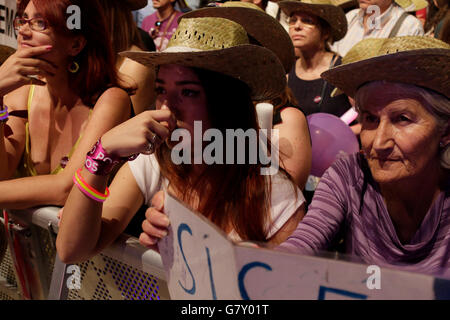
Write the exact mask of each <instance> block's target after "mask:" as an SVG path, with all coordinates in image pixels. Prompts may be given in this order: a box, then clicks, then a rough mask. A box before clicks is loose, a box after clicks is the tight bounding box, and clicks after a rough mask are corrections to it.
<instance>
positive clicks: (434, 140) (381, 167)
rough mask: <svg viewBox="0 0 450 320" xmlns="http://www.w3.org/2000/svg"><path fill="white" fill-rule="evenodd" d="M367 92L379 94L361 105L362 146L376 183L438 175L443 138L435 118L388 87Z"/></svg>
mask: <svg viewBox="0 0 450 320" xmlns="http://www.w3.org/2000/svg"><path fill="white" fill-rule="evenodd" d="M367 90H371V91H374V90H376V92H369V93H367V94H366V95H365V97H366V98H367V97H370V99H369V98H367V99H366V101H361V106H360V108H361V109H362V115H361V125H362V129H361V143H362V148H363V151H364V153H365V155H366V158H367V160H368V163H369V166H370V170H371V172H372V175H373V177H374V179H375V180H376V181H377V182H378V183H380V184H389V183H392V182H399V181H407V180H408V179H420V178H421V177H423V176H426V175H427V174H429V173H431V172H436V170H438V168H439V159H438V147H439V142H440V139H441V135H442V134H440V133H439V130H438V126H437V122H436V120H435V118H434V117H433V115H432V114H430V113H429V112H428V111H427V109H426V108H425V107H423V106H422V104H421V103H420V102H419V101H418V100H417V99H416V98H414V97H413V96H412V95H408V94H403V95H399V94H398V92H396V89H395V88H392V87H391V86H390V85H389V84H384V85H382V86H381V87H380V86H377V87H372V88H370V89H367ZM380 93H382V94H380Z"/></svg>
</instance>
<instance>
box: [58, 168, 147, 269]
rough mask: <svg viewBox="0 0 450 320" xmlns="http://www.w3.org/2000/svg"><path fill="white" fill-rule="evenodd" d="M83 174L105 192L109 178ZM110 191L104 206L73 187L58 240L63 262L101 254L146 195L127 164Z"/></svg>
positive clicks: (59, 252) (121, 229)
mask: <svg viewBox="0 0 450 320" xmlns="http://www.w3.org/2000/svg"><path fill="white" fill-rule="evenodd" d="M81 175H82V177H83V179H84V180H85V181H86V182H87V183H88V184H90V185H91V186H92V187H93V188H95V189H96V190H98V191H99V192H103V191H104V190H105V187H106V182H107V180H108V178H107V177H106V176H94V175H93V174H91V173H89V172H88V171H87V170H84V171H82V173H81ZM109 188H110V192H111V193H110V197H108V198H107V200H106V201H105V202H104V203H103V205H102V204H101V203H100V202H96V201H94V200H92V199H90V198H88V197H87V196H86V195H84V194H83V193H82V192H81V191H80V190H79V189H78V187H77V186H74V187H73V189H72V191H71V193H70V195H69V198H68V199H67V202H66V205H65V207H64V211H63V214H62V218H61V226H60V228H59V232H58V237H57V239H56V247H57V250H58V255H59V257H60V258H61V260H62V261H64V262H70V263H73V262H80V261H85V260H87V259H89V258H90V257H92V256H94V255H96V254H98V253H99V252H101V251H102V250H103V249H104V248H106V247H107V246H109V245H110V244H111V243H112V242H113V241H114V240H115V239H116V238H117V237H118V236H119V235H120V234H121V233H122V232H123V230H125V228H126V226H127V225H128V223H129V222H130V220H131V218H132V217H133V215H134V214H135V212H136V211H137V210H138V209H139V207H140V206H141V204H142V202H143V195H142V193H141V192H140V190H139V187H138V186H137V184H136V182H135V180H134V178H133V176H132V173H131V171H130V169H129V167H128V165H127V164H125V165H123V166H122V168H121V169H120V170H119V171H118V173H117V174H116V176H115V177H114V180H113V182H112V183H111V185H110V187H109Z"/></svg>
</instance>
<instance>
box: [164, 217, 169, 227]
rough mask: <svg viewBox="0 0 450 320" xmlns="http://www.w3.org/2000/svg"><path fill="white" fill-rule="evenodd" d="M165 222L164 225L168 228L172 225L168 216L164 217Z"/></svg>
mask: <svg viewBox="0 0 450 320" xmlns="http://www.w3.org/2000/svg"><path fill="white" fill-rule="evenodd" d="M163 221H164V224H165V226H166V227H168V226H169V225H170V220H169V218H167V217H166V216H164V218H163Z"/></svg>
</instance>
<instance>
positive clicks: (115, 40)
mask: <svg viewBox="0 0 450 320" xmlns="http://www.w3.org/2000/svg"><path fill="white" fill-rule="evenodd" d="M98 2H99V3H100V5H101V7H102V8H103V10H104V13H105V17H106V21H107V23H108V27H109V31H110V33H111V36H112V38H111V41H112V46H113V50H114V52H116V53H118V52H122V51H126V50H129V49H130V47H131V46H132V45H135V46H137V47H139V48H140V49H142V50H144V44H143V43H142V39H141V36H140V34H139V32H138V28H137V26H136V22H135V21H134V20H133V15H132V14H131V11H130V9H129V7H128V6H127V4H126V1H123V0H114V1H112V0H98Z"/></svg>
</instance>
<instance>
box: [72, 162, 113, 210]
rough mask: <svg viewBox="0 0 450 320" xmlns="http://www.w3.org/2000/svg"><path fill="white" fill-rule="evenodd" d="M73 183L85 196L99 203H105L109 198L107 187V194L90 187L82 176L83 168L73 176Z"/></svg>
mask: <svg viewBox="0 0 450 320" xmlns="http://www.w3.org/2000/svg"><path fill="white" fill-rule="evenodd" d="M73 182H74V183H75V185H76V186H77V187H78V189H79V190H80V191H81V192H83V193H84V195H85V196H87V197H88V198H91V199H92V200H94V201H97V202H104V201H105V200H106V198H108V196H109V189H108V187H106V190H105V193H101V192H100V191H97V190H96V189H94V188H93V187H92V186H90V185H89V184H88V183H87V182H86V181H85V180H84V179H83V177H82V176H81V168H80V169H78V170H77V172H76V173H75V174H74V175H73Z"/></svg>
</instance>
